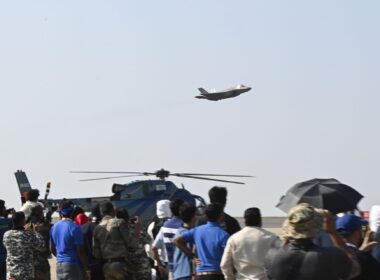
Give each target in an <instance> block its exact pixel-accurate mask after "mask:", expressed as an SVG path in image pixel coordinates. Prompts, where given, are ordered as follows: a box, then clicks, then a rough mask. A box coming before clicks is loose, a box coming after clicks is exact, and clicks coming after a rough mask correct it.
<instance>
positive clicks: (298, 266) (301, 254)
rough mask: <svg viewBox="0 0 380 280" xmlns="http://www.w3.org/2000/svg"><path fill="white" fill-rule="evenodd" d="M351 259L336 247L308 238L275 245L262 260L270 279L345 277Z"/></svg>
mask: <svg viewBox="0 0 380 280" xmlns="http://www.w3.org/2000/svg"><path fill="white" fill-rule="evenodd" d="M351 266H352V262H351V260H350V259H349V258H348V257H347V255H346V254H345V253H344V252H343V251H342V250H340V249H338V248H336V247H329V248H322V247H319V246H317V245H315V244H313V242H312V241H311V240H303V241H300V240H292V241H290V243H289V244H287V245H284V246H283V247H281V248H279V249H271V250H270V251H269V252H268V254H267V256H266V260H265V268H266V270H267V274H268V278H269V279H271V280H321V279H323V280H340V279H347V278H348V276H349V274H350V272H351Z"/></svg>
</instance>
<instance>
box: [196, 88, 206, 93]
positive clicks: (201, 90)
mask: <svg viewBox="0 0 380 280" xmlns="http://www.w3.org/2000/svg"><path fill="white" fill-rule="evenodd" d="M198 90H199V91H200V92H201V93H202V94H208V92H207V90H205V89H204V88H198Z"/></svg>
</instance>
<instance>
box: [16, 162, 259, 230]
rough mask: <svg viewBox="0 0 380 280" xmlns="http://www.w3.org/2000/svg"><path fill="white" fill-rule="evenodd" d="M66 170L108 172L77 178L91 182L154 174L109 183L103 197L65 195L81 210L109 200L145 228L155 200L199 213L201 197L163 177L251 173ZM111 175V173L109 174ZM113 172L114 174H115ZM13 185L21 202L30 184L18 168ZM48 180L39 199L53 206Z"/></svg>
mask: <svg viewBox="0 0 380 280" xmlns="http://www.w3.org/2000/svg"><path fill="white" fill-rule="evenodd" d="M70 173H76V174H108V175H107V176H106V177H99V178H90V179H81V180H79V181H82V182H83V181H95V180H106V179H120V178H126V177H143V176H155V177H157V179H155V180H138V181H132V182H130V183H127V184H117V183H114V184H113V185H112V193H113V194H112V195H111V196H103V197H87V198H68V199H69V200H71V201H72V202H73V203H74V204H75V205H76V206H79V207H81V208H83V210H84V211H86V212H90V211H91V208H92V207H93V206H95V205H96V204H99V203H103V202H108V201H110V202H112V204H113V205H114V206H115V207H116V208H121V209H123V208H126V209H128V212H129V215H130V217H134V216H139V217H140V219H141V221H142V225H143V227H146V226H147V225H148V224H149V223H150V222H151V221H152V220H153V218H154V217H155V215H156V203H157V202H158V201H159V200H163V199H167V200H173V199H176V198H179V199H182V200H183V201H185V202H187V203H188V204H190V205H192V206H196V207H197V209H198V212H199V213H202V211H203V209H204V208H205V206H206V202H205V200H204V199H203V198H202V197H201V196H199V195H196V194H192V193H190V192H189V191H188V190H187V189H185V187H184V185H182V187H181V188H179V187H177V186H176V185H175V184H174V183H173V182H172V181H167V180H166V178H168V177H170V176H174V177H181V178H191V179H199V180H208V181H214V182H223V183H232V184H241V185H242V184H244V182H239V181H231V180H224V179H217V178H209V177H236V178H249V177H254V176H249V175H224V174H202V173H171V172H170V171H168V170H165V169H163V168H162V169H160V170H157V171H155V172H124V171H116V172H114V171H71V172H70ZM111 175H112V176H111ZM116 175H117V176H116ZM15 176H16V180H17V184H18V187H19V191H20V194H21V201H22V203H24V202H25V195H26V193H27V192H28V191H29V190H31V189H32V188H31V185H30V183H29V180H28V178H27V176H26V173H25V172H24V171H22V170H18V171H17V172H15ZM50 188H51V183H50V182H49V183H47V186H46V193H45V197H44V199H43V200H41V201H40V202H42V203H44V205H45V206H46V207H47V208H49V209H50V210H51V209H52V210H53V211H54V210H56V209H57V207H58V205H59V203H60V202H61V199H59V200H58V199H49V198H48V196H49V193H50Z"/></svg>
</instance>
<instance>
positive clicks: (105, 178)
mask: <svg viewBox="0 0 380 280" xmlns="http://www.w3.org/2000/svg"><path fill="white" fill-rule="evenodd" d="M136 176H145V175H144V174H141V175H123V176H111V177H102V178H91V179H81V180H79V181H80V182H88V181H97V180H107V179H116V178H126V177H136Z"/></svg>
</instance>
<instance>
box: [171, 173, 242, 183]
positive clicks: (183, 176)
mask: <svg viewBox="0 0 380 280" xmlns="http://www.w3.org/2000/svg"><path fill="white" fill-rule="evenodd" d="M171 175H172V176H177V177H182V178H189V179H199V180H208V181H215V182H223V183H232V184H239V185H245V183H243V182H237V181H227V180H220V179H213V178H206V177H194V176H188V175H181V174H171Z"/></svg>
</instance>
